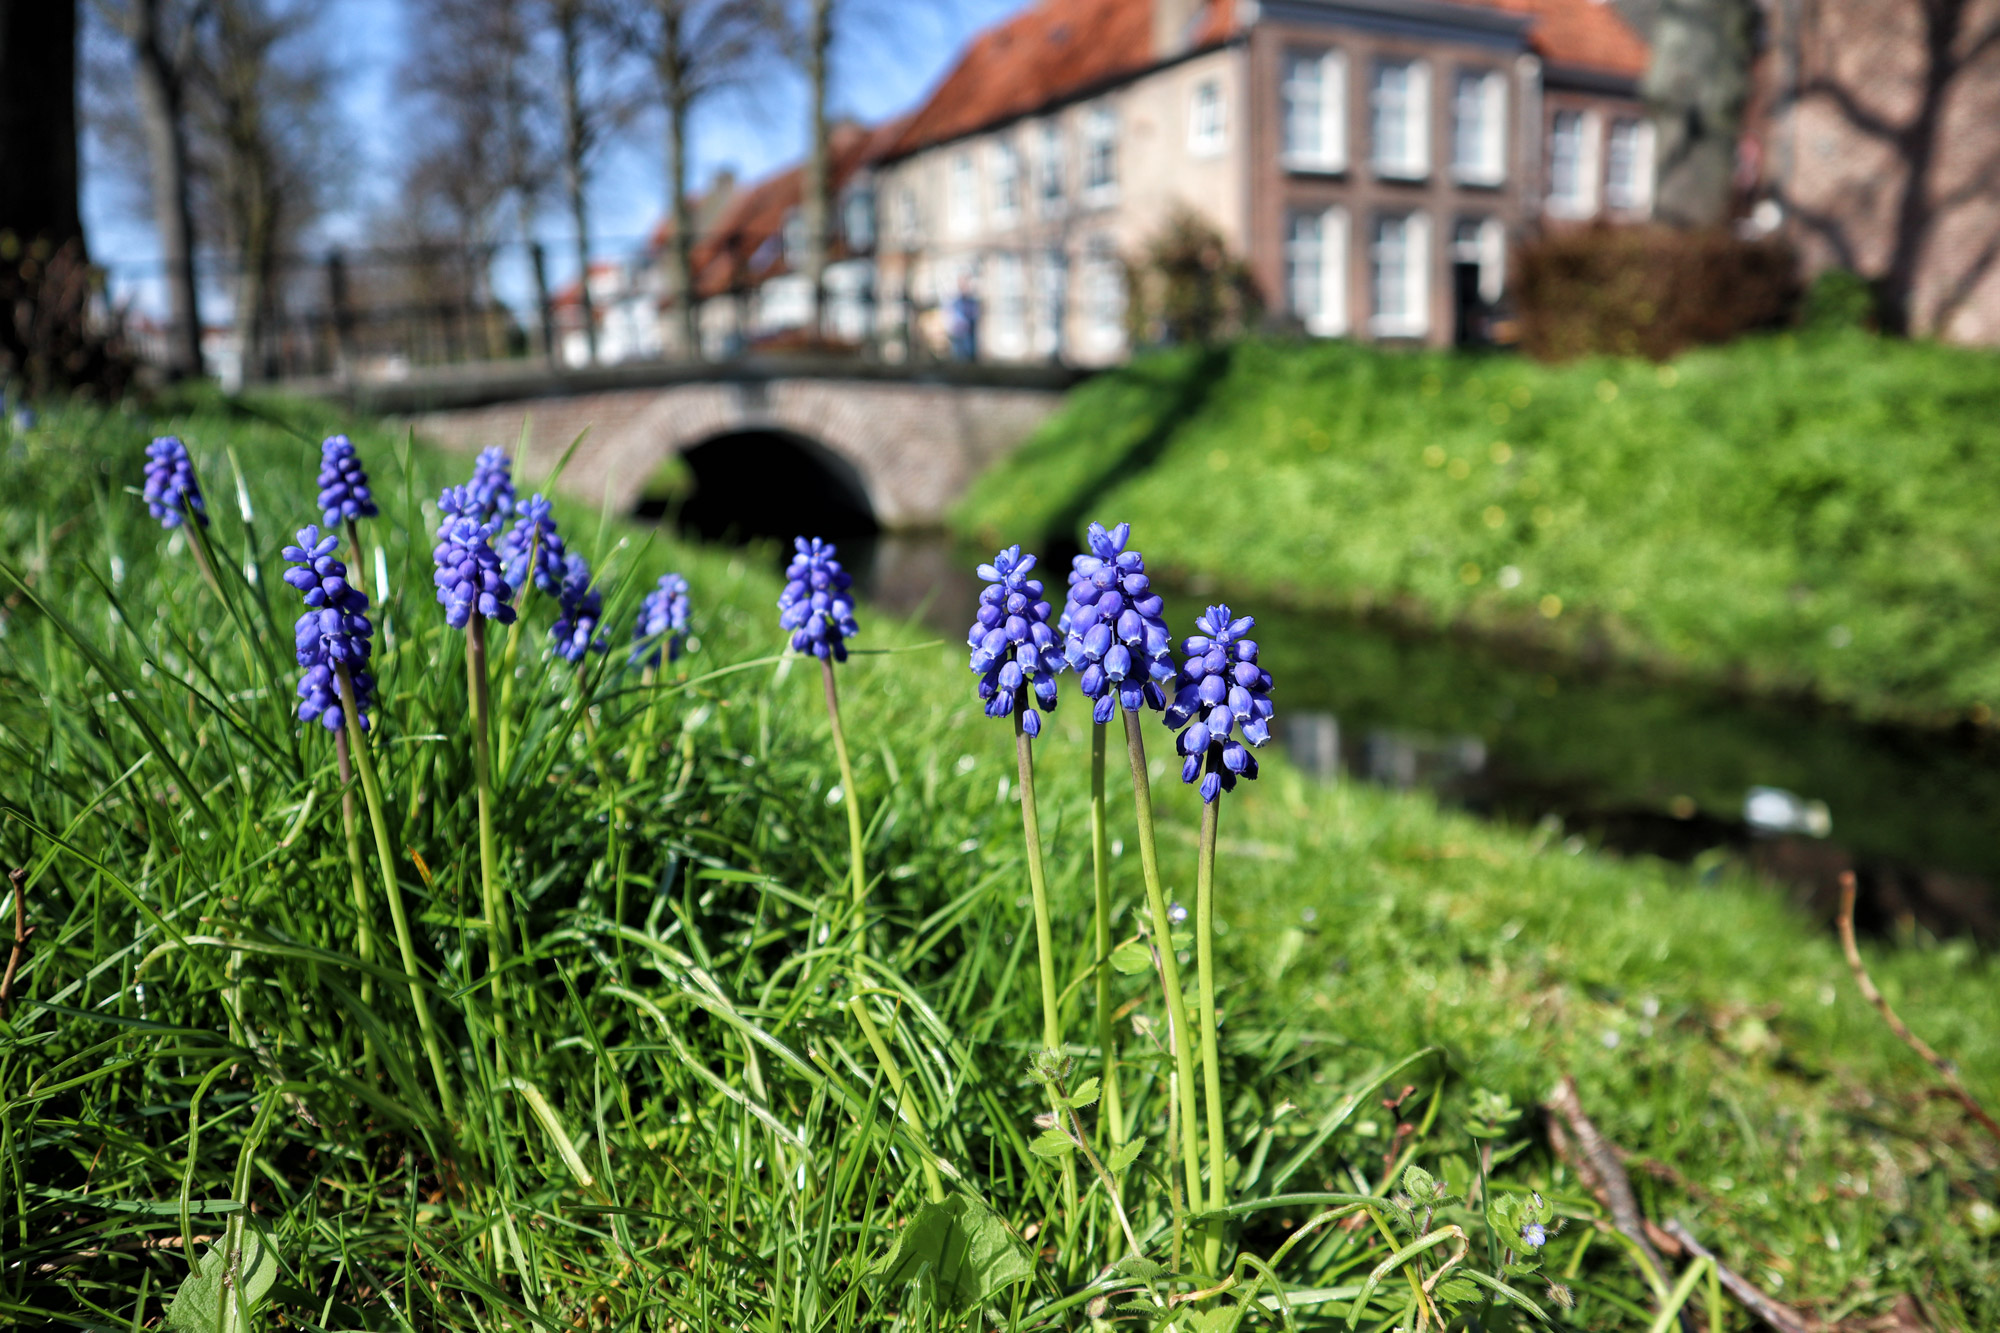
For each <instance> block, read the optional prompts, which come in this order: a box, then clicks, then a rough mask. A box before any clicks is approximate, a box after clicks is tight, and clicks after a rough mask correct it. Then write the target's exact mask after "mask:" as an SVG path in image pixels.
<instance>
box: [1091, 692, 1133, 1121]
mask: <svg viewBox="0 0 2000 1333" xmlns="http://www.w3.org/2000/svg"><path fill="white" fill-rule="evenodd" d="M1104 748H1105V747H1104V724H1103V723H1102V722H1098V723H1095V724H1093V725H1092V726H1091V729H1090V867H1091V872H1092V878H1093V879H1094V880H1095V881H1096V888H1097V969H1096V970H1097V1044H1098V1046H1099V1047H1100V1048H1102V1050H1103V1053H1104V1073H1103V1076H1102V1077H1103V1080H1104V1113H1103V1116H1102V1117H1101V1119H1102V1121H1103V1123H1105V1124H1106V1125H1107V1126H1109V1129H1110V1135H1111V1146H1112V1147H1113V1148H1117V1147H1120V1146H1121V1145H1123V1144H1124V1142H1125V1108H1124V1102H1123V1100H1122V1099H1121V1098H1120V1097H1119V1095H1118V1033H1117V1030H1116V1028H1115V1027H1114V1025H1113V1024H1112V1021H1111V847H1110V837H1109V834H1108V833H1107V831H1106V829H1105V820H1104Z"/></svg>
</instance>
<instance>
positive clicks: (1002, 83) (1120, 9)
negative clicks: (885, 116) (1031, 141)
mask: <svg viewBox="0 0 2000 1333" xmlns="http://www.w3.org/2000/svg"><path fill="white" fill-rule="evenodd" d="M1235 8H1236V7H1235V4H1234V3H1233V0H1204V4H1203V12H1202V13H1200V14H1199V15H1198V16H1197V19H1196V22H1195V24H1194V27H1193V31H1192V33H1191V36H1192V38H1193V47H1194V49H1199V48H1201V47H1203V46H1212V45H1214V44H1215V43H1216V42H1218V41H1221V40H1222V39H1224V38H1226V37H1227V36H1228V35H1229V33H1230V32H1231V30H1232V28H1233V26H1234V23H1235ZM1155 63H1157V60H1156V56H1155V53H1154V51H1153V0H1041V3H1039V4H1036V5H1032V6H1030V7H1029V8H1027V9H1024V10H1022V11H1021V12H1020V13H1018V14H1016V15H1014V17H1012V18H1010V19H1008V20H1006V21H1005V22H1003V23H998V24H995V25H994V26H993V27H991V28H988V29H987V30H986V31H985V32H982V33H980V34H979V35H978V36H977V37H975V38H973V39H972V44H971V45H970V46H968V47H966V49H965V53H964V54H963V55H961V56H960V57H959V58H958V63H957V64H956V65H954V66H952V69H951V72H950V73H948V74H946V75H945V77H944V80H943V81H942V82H941V83H939V84H938V86H937V87H936V88H935V89H933V90H932V92H931V95H930V97H929V98H928V99H927V100H926V101H925V102H924V104H923V106H922V107H920V108H918V110H917V112H916V114H915V115H913V116H911V117H910V124H909V127H908V129H907V130H906V131H905V132H904V134H903V137H902V140H901V141H900V142H899V143H898V144H897V145H896V149H895V151H896V152H897V154H899V155H900V154H904V153H911V152H915V151H916V150H917V149H920V148H927V147H929V146H930V145H932V144H937V143H943V142H945V141H946V140H949V139H956V138H958V137H959V136H961V135H965V134H971V133H973V132H975V131H977V130H980V129H983V128H985V127H986V126H988V125H995V124H998V123H1000V122H1002V121H1006V120H1011V119H1013V118H1014V117H1016V116H1024V115H1027V114H1029V113H1031V112H1034V111H1038V110H1040V109H1041V108H1043V107H1046V106H1049V105H1052V104H1053V103H1056V102H1060V101H1062V100H1064V99H1066V98H1070V97H1075V96H1077V95H1079V94H1082V93H1085V92H1088V91H1089V90H1090V89H1092V88H1098V87H1104V86H1106V85H1109V84H1114V83H1117V82H1118V81H1120V80H1121V79H1125V78H1129V77H1131V76H1133V75H1135V74H1139V73H1141V72H1143V71H1144V70H1146V69H1149V68H1151V67H1152V66H1153V65H1154V64H1155Z"/></svg>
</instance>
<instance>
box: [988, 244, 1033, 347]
mask: <svg viewBox="0 0 2000 1333" xmlns="http://www.w3.org/2000/svg"><path fill="white" fill-rule="evenodd" d="M986 270H987V271H986V273H985V275H984V276H985V278H986V281H985V282H984V283H983V284H982V285H983V286H984V287H985V288H986V290H987V292H988V293H989V294H990V308H989V309H988V310H987V311H986V312H985V313H984V314H983V315H982V316H981V322H982V323H983V324H984V325H985V327H984V328H983V329H981V330H980V337H981V341H982V342H984V343H985V344H986V346H987V347H988V348H989V349H991V351H992V354H993V355H994V356H995V357H997V358H999V359H1000V360H1002V361H1018V360H1020V359H1022V358H1023V357H1025V356H1026V355H1027V353H1028V337H1029V329H1028V312H1029V306H1028V274H1027V265H1026V264H1024V263H1023V262H1022V260H1021V256H1020V255H1018V254H1016V253H1015V252H1013V251H1011V250H1002V251H1000V252H999V253H997V254H994V255H991V256H989V258H988V261H987V265H986Z"/></svg>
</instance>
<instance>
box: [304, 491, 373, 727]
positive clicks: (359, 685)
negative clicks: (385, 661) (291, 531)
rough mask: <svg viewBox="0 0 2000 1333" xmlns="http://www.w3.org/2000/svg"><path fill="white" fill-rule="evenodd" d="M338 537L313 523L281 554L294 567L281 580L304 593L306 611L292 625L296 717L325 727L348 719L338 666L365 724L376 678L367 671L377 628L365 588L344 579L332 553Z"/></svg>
mask: <svg viewBox="0 0 2000 1333" xmlns="http://www.w3.org/2000/svg"><path fill="white" fill-rule="evenodd" d="M339 549H340V538H338V537H336V536H334V535H333V534H332V533H330V532H329V533H327V534H326V535H325V536H324V537H322V536H320V533H319V529H318V528H316V527H312V526H307V527H303V528H300V529H299V531H298V536H297V540H296V544H294V545H291V546H287V547H286V548H285V549H284V551H283V552H282V554H283V555H284V557H285V559H286V560H288V561H290V562H291V565H292V567H291V568H290V569H287V570H286V571H285V582H287V583H289V584H291V585H292V586H293V587H294V588H297V589H298V590H299V591H300V592H301V593H303V594H304V596H305V604H306V609H305V613H304V614H303V615H301V616H300V617H299V619H298V623H297V624H296V625H294V626H293V627H292V638H293V647H294V648H295V649H296V650H297V656H298V663H299V665H300V666H302V667H304V668H305V669H306V670H305V675H304V676H302V677H300V679H299V720H300V721H301V722H311V721H313V720H315V719H317V720H318V722H319V724H320V725H321V726H323V727H325V728H326V729H327V730H328V731H339V730H340V728H341V725H342V724H343V723H344V722H345V721H346V713H345V710H344V709H343V707H342V705H341V700H340V682H339V681H338V680H337V679H336V677H335V668H336V667H343V666H344V667H346V668H347V675H348V679H349V681H350V682H352V684H353V686H354V706H355V710H356V712H357V713H359V716H358V717H357V718H356V719H355V720H356V721H357V722H359V723H360V724H361V729H362V730H363V731H366V730H368V705H369V703H370V701H371V700H372V698H373V696H374V693H375V680H374V678H373V677H372V676H370V675H369V674H368V655H369V652H370V650H371V646H372V640H373V636H374V633H375V629H374V626H373V625H371V624H370V623H369V621H368V615H367V611H368V594H367V593H364V592H362V591H361V589H359V588H357V587H355V586H354V585H353V584H352V583H349V582H348V581H347V566H346V565H344V564H342V563H341V562H340V560H339V559H337V558H336V556H335V552H336V551H338V550H339Z"/></svg>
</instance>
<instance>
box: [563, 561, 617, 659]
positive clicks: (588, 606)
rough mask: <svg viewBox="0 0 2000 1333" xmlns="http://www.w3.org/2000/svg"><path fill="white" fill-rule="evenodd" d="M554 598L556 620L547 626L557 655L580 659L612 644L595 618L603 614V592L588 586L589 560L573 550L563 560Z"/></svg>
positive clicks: (599, 651) (564, 657)
mask: <svg viewBox="0 0 2000 1333" xmlns="http://www.w3.org/2000/svg"><path fill="white" fill-rule="evenodd" d="M557 599H558V609H557V611H556V623H555V624H553V625H551V626H550V627H549V637H550V638H552V639H554V640H555V643H556V656H557V657H560V658H562V659H563V660H564V661H565V662H581V661H582V660H583V657H584V654H585V653H601V652H603V651H604V650H605V649H607V648H609V647H610V646H611V644H610V641H609V640H607V639H606V638H605V637H604V636H603V635H602V634H599V633H598V632H597V627H598V621H600V620H601V619H603V617H604V595H603V594H602V593H600V592H598V590H597V589H596V588H594V587H592V586H591V583H590V562H589V561H588V560H585V559H584V558H583V557H582V556H580V555H578V554H577V553H576V552H574V551H571V552H570V553H569V556H568V558H567V559H566V560H565V561H564V562H563V576H562V586H561V590H560V591H559V592H558V593H557Z"/></svg>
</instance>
